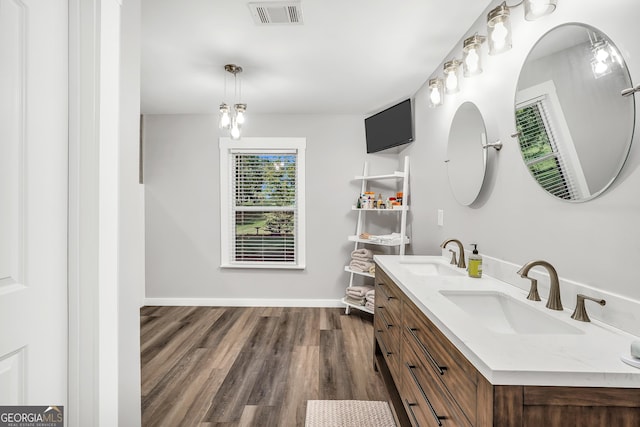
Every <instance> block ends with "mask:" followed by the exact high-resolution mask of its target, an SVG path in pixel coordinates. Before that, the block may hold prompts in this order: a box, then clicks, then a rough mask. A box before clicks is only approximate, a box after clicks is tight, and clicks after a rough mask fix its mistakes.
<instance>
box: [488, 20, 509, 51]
mask: <svg viewBox="0 0 640 427" xmlns="http://www.w3.org/2000/svg"><path fill="white" fill-rule="evenodd" d="M508 34H509V31H508V30H507V27H505V25H504V22H502V21H499V22H498V23H496V25H495V26H494V27H493V31H492V32H491V42H492V43H493V47H494V49H495V50H502V49H504V46H505V44H506V42H507V35H508Z"/></svg>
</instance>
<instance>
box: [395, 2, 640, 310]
mask: <svg viewBox="0 0 640 427" xmlns="http://www.w3.org/2000/svg"><path fill="white" fill-rule="evenodd" d="M497 3H498V2H495V4H497ZM639 13H640V4H639V3H637V2H635V1H633V0H624V1H620V2H617V3H616V8H615V10H614V9H613V8H605V7H602V4H601V3H600V2H597V1H595V0H588V1H580V2H577V1H574V2H571V1H561V2H559V4H558V8H557V9H556V11H555V13H553V14H552V15H550V16H547V17H544V18H543V19H540V20H538V21H534V22H527V21H524V19H522V12H521V11H520V10H519V9H516V10H514V12H513V13H512V17H513V24H512V25H513V34H514V36H513V49H511V50H510V51H508V52H506V53H504V54H502V55H498V56H494V57H489V56H485V57H484V58H483V60H484V61H485V62H484V73H483V74H482V75H480V76H477V77H474V78H471V79H463V81H462V89H461V91H460V92H459V93H458V94H456V95H454V96H446V98H445V104H444V105H443V106H442V107H441V108H437V109H431V108H428V107H427V95H426V90H424V88H423V89H421V90H420V91H419V92H418V95H417V100H416V105H417V112H416V115H417V124H416V127H417V135H416V137H417V140H416V142H414V143H413V144H412V145H411V147H409V148H408V149H407V150H405V153H404V154H409V155H411V159H412V162H413V164H416V163H418V162H420V163H421V164H422V165H423V167H421V168H413V170H412V183H413V184H414V185H413V187H414V189H415V190H414V192H413V203H412V211H413V214H414V222H413V239H414V240H413V241H414V242H415V243H414V244H413V245H412V251H413V252H414V253H416V254H439V253H440V249H439V247H438V244H439V243H440V242H442V241H443V240H444V239H445V238H450V237H455V238H459V239H460V240H462V242H464V243H465V244H466V245H468V244H469V243H474V242H477V243H478V244H479V250H480V252H481V253H484V254H487V255H490V256H492V257H496V258H499V259H503V260H506V261H510V262H513V263H515V264H519V265H521V264H524V263H525V262H527V261H530V260H533V259H545V260H548V261H549V262H551V263H552V264H554V265H555V266H556V268H557V270H558V273H559V275H560V276H561V277H564V278H567V279H571V280H574V281H577V282H581V283H583V284H585V285H588V286H591V287H593V288H597V289H602V290H606V291H609V292H613V293H618V294H620V295H623V296H626V297H629V298H633V299H635V300H640V283H639V281H638V274H637V271H636V270H635V269H634V265H635V261H634V260H635V259H637V258H638V257H639V256H640V226H639V225H638V219H639V217H640V198H639V197H638V196H637V195H638V188H639V187H640V172H638V170H637V169H638V164H639V162H640V160H639V153H640V146H639V145H638V136H637V133H638V126H637V125H636V137H635V141H634V145H633V146H632V150H631V154H630V157H629V159H628V161H627V164H626V165H625V167H624V169H623V171H622V174H621V176H620V177H619V179H618V180H617V181H616V182H615V183H614V185H613V186H612V187H611V188H610V189H609V190H608V191H607V192H606V193H605V194H603V195H602V196H600V197H598V198H596V199H594V200H592V201H589V202H586V203H567V202H562V201H560V200H557V199H555V198H553V197H551V196H549V195H548V194H546V193H545V192H544V191H543V190H542V189H540V187H538V185H537V184H536V183H535V182H534V180H533V179H532V178H531V176H530V175H529V172H528V171H527V169H526V167H525V166H524V164H523V162H522V159H521V156H520V153H519V150H518V144H517V141H516V140H514V139H512V138H511V137H510V135H511V134H512V133H514V132H515V124H514V115H513V102H514V96H515V89H516V85H517V81H518V76H519V70H520V68H521V67H522V64H523V63H524V60H525V58H526V56H527V53H528V51H529V50H530V49H531V48H532V46H533V45H534V44H535V42H536V40H537V39H538V38H539V37H541V36H542V35H543V34H544V33H546V32H547V31H549V30H550V29H551V28H553V27H555V26H557V25H560V24H562V23H566V22H585V23H589V24H591V25H593V26H595V27H597V28H599V29H600V30H602V31H603V32H604V33H606V34H607V35H608V36H609V37H610V38H611V39H612V40H613V41H614V42H615V43H616V44H617V46H618V48H619V49H620V50H621V51H622V52H623V56H624V58H625V60H626V61H627V64H628V66H629V68H630V70H631V76H632V79H633V78H634V77H635V79H638V78H640V46H638V44H637V30H636V28H637V27H636V25H637V24H636V23H635V17H637V16H638V14H639ZM484 22H485V18H484V16H482V17H480V18H479V20H478V21H477V22H476V24H475V25H474V26H473V27H472V28H470V29H469V30H468V31H467V33H465V35H470V34H473V33H474V32H475V31H479V32H481V33H482V32H483V31H484V25H485V24H484ZM462 38H463V37H461V40H462ZM461 45H462V43H461V42H460V43H459V45H457V46H456V47H455V49H454V50H453V51H452V54H451V56H455V55H458V56H459V54H460V50H461V49H460V46H461ZM444 59H445V58H443V60H444ZM447 59H448V58H447ZM439 70H441V68H439V69H438V72H439ZM636 84H637V82H636ZM464 101H472V102H475V103H476V104H477V105H478V107H479V108H480V111H481V112H482V113H483V115H484V118H485V122H486V123H487V128H488V139H489V140H490V141H492V140H496V139H500V140H502V142H504V148H503V149H502V151H500V152H499V153H496V152H494V151H491V152H490V153H489V157H490V170H489V173H488V176H487V179H486V182H485V185H484V187H483V192H482V194H481V196H480V199H479V200H478V201H477V202H476V203H475V204H474V205H472V206H471V207H462V206H460V205H458V204H457V203H456V202H455V200H454V199H453V197H452V195H451V193H450V191H449V188H448V183H447V173H446V168H445V164H444V160H445V158H446V157H445V155H446V144H447V138H448V132H449V124H450V123H451V119H452V117H453V114H454V113H455V111H456V108H457V107H458V106H459V105H460V104H461V103H462V102H464ZM636 117H637V116H636ZM603 149H605V150H606V144H605V146H604V147H603ZM416 183H418V184H419V185H418V186H416V185H415V184H416ZM416 187H417V188H416ZM438 209H443V210H444V226H443V227H438V226H437V210H438ZM467 248H468V246H467ZM518 279H519V278H518ZM543 297H544V295H543Z"/></svg>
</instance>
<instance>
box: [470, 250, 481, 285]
mask: <svg viewBox="0 0 640 427" xmlns="http://www.w3.org/2000/svg"><path fill="white" fill-rule="evenodd" d="M471 246H473V253H472V254H471V255H469V268H468V271H469V277H475V278H477V279H479V278H480V277H482V256H480V255H479V254H478V244H477V243H472V244H471Z"/></svg>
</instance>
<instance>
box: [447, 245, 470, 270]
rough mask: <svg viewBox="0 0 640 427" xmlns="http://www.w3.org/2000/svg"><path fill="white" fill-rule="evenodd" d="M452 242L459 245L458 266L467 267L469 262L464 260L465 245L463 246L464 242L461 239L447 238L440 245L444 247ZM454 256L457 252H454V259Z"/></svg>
mask: <svg viewBox="0 0 640 427" xmlns="http://www.w3.org/2000/svg"><path fill="white" fill-rule="evenodd" d="M451 242H453V243H455V244H457V245H458V267H460V268H467V264H466V263H465V262H464V246H462V242H460V240H456V239H448V240H445V241H444V242H442V244H441V245H440V247H441V248H442V249H444V248H445V246H447V245H448V244H449V243H451ZM454 256H455V253H454V254H453V256H452V258H451V259H452V260H453V257H454Z"/></svg>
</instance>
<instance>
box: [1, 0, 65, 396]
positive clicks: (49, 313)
mask: <svg viewBox="0 0 640 427" xmlns="http://www.w3.org/2000/svg"><path fill="white" fill-rule="evenodd" d="M67 9H68V5H67V1H66V0H64V1H63V0H0V405H9V404H24V405H65V404H66V395H67V170H68V167H67V147H68V125H67V117H68V112H67V104H68V102H67V97H68V90H67V88H68V83H67V76H68V71H67V62H68V61H67V57H68V43H67V32H68V30H67V21H68V14H67Z"/></svg>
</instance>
